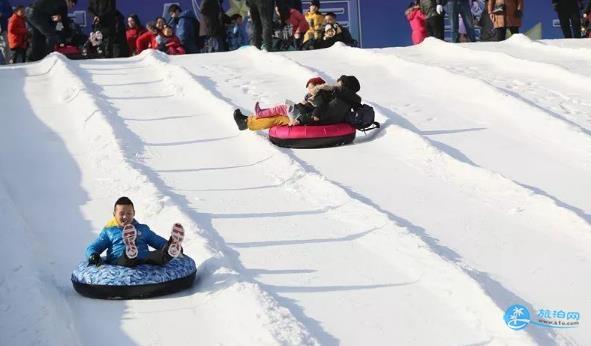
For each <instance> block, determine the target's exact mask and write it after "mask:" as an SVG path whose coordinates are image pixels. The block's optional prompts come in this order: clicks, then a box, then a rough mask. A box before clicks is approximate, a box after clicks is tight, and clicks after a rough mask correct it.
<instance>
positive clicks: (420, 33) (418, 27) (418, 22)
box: [404, 2, 428, 44]
mask: <svg viewBox="0 0 591 346" xmlns="http://www.w3.org/2000/svg"><path fill="white" fill-rule="evenodd" d="M404 14H405V15H406V19H408V23H409V24H410V28H411V31H412V34H411V38H412V43H413V44H419V43H421V42H423V41H424V40H425V37H427V35H428V33H427V25H426V24H425V21H426V18H425V15H424V14H423V12H421V8H420V7H419V4H418V3H416V2H413V3H411V6H409V7H408V9H407V10H406V11H405V12H404Z"/></svg>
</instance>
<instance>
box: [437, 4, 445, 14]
mask: <svg viewBox="0 0 591 346" xmlns="http://www.w3.org/2000/svg"><path fill="white" fill-rule="evenodd" d="M435 11H436V12H437V14H442V13H443V6H442V5H437V7H435Z"/></svg>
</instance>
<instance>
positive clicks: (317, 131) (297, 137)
mask: <svg viewBox="0 0 591 346" xmlns="http://www.w3.org/2000/svg"><path fill="white" fill-rule="evenodd" d="M355 131H356V130H355V128H354V127H353V126H351V125H349V124H347V123H338V124H331V125H302V126H274V127H272V128H270V129H269V140H271V142H272V143H273V144H275V145H278V146H280V147H285V148H298V149H306V148H325V147H334V146H338V145H344V144H349V143H351V142H353V140H354V139H355Z"/></svg>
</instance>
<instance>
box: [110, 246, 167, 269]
mask: <svg viewBox="0 0 591 346" xmlns="http://www.w3.org/2000/svg"><path fill="white" fill-rule="evenodd" d="M170 260H172V257H171V256H170V255H169V254H168V245H167V246H165V247H163V248H162V249H160V250H156V251H150V253H149V254H148V257H146V258H143V259H139V258H134V259H129V258H127V257H126V256H125V254H124V255H123V256H121V257H119V258H117V260H115V262H114V263H112V264H115V265H118V266H124V267H134V266H136V265H140V264H153V265H165V264H166V263H168V262H170Z"/></svg>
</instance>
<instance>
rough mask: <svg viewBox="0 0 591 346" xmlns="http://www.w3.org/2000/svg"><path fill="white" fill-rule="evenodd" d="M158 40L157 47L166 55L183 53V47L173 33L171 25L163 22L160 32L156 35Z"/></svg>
mask: <svg viewBox="0 0 591 346" xmlns="http://www.w3.org/2000/svg"><path fill="white" fill-rule="evenodd" d="M156 41H157V42H158V49H159V50H161V51H163V52H164V53H166V54H168V55H181V54H185V48H183V45H182V44H181V40H180V39H179V38H178V37H177V36H176V35H175V34H174V32H173V31H172V27H171V26H170V25H168V24H164V27H163V28H162V33H161V34H160V35H158V37H156Z"/></svg>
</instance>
